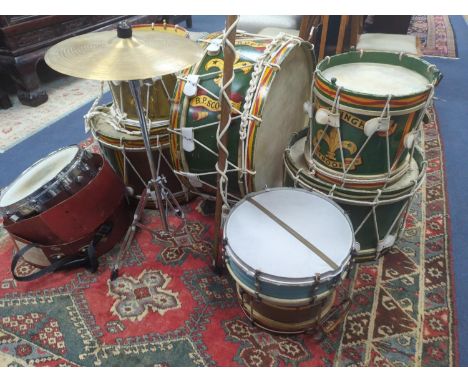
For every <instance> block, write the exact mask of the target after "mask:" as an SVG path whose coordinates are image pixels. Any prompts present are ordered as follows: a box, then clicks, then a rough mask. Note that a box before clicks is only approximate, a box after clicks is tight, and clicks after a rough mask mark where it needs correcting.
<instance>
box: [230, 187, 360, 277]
mask: <svg viewBox="0 0 468 382" xmlns="http://www.w3.org/2000/svg"><path fill="white" fill-rule="evenodd" d="M250 197H252V198H253V199H254V200H255V201H256V202H258V203H259V204H261V205H262V206H263V207H264V208H266V209H267V210H269V211H270V212H271V213H272V214H274V215H275V216H276V217H277V218H279V219H280V220H281V221H283V222H284V223H286V224H287V225H288V226H289V227H291V228H292V229H293V230H294V231H296V232H297V233H298V234H299V235H301V236H302V237H303V238H305V239H306V240H307V241H308V242H310V243H311V244H313V246H315V247H316V248H318V249H319V250H320V251H321V252H323V253H324V254H325V255H326V256H327V257H328V258H329V259H331V260H332V261H333V262H334V263H335V264H337V265H338V267H341V266H343V263H344V261H345V260H346V258H347V257H348V256H349V254H350V252H351V249H352V247H353V244H354V234H353V228H352V225H351V222H350V220H349V219H348V218H347V217H346V216H345V215H344V213H343V211H342V210H341V209H340V208H339V207H338V206H337V205H336V204H335V203H333V202H332V201H331V200H329V199H327V198H325V197H322V196H320V195H319V194H317V193H313V192H310V191H305V190H301V189H293V188H277V189H273V190H268V191H264V192H259V193H255V194H251V196H250ZM224 235H225V237H226V239H227V241H228V246H229V249H230V251H229V252H230V255H231V256H235V257H237V258H238V259H239V260H241V261H242V262H243V263H244V264H246V265H248V266H249V267H250V268H252V269H254V270H257V271H260V272H261V273H266V274H268V275H271V276H274V277H280V278H292V279H296V278H312V277H314V276H315V275H316V274H317V273H319V274H324V273H327V272H330V271H332V270H333V268H332V267H331V266H330V265H329V264H328V263H327V262H325V261H324V260H322V258H321V257H320V256H319V255H317V253H315V252H314V251H312V250H311V249H310V248H309V247H307V246H306V245H305V244H303V243H302V242H301V241H299V240H298V239H297V238H296V237H294V236H293V235H292V234H291V233H290V232H288V231H287V230H286V229H285V228H283V227H282V226H280V225H279V224H278V223H277V222H275V221H274V220H273V219H272V218H271V217H269V216H268V215H267V214H265V213H264V212H262V211H261V210H260V209H258V208H257V207H256V206H255V205H253V204H252V203H250V202H249V201H247V200H246V199H243V200H242V201H241V202H240V203H239V204H238V205H237V206H236V207H235V208H234V209H233V210H232V211H231V213H230V215H229V217H228V219H227V221H226V224H225V233H224ZM231 252H232V253H231Z"/></svg>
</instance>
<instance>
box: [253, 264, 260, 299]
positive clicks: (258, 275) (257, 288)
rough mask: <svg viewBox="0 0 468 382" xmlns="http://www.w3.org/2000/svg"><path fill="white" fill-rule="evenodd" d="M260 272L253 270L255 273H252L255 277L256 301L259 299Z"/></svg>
mask: <svg viewBox="0 0 468 382" xmlns="http://www.w3.org/2000/svg"><path fill="white" fill-rule="evenodd" d="M260 274H261V272H260V271H258V270H257V271H255V274H254V278H255V300H256V301H261V298H260V292H261V291H260V279H259V277H260Z"/></svg>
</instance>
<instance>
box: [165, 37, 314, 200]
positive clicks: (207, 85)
mask: <svg viewBox="0 0 468 382" xmlns="http://www.w3.org/2000/svg"><path fill="white" fill-rule="evenodd" d="M220 37H221V35H220V34H219V33H218V34H214V35H211V36H209V37H208V38H207V45H208V46H207V48H206V54H205V56H204V57H203V59H202V60H201V61H200V62H199V63H198V64H197V65H195V66H194V67H193V68H191V69H187V70H186V71H184V72H183V74H182V76H181V77H182V78H181V79H179V80H178V82H177V85H176V89H175V91H174V103H173V107H172V109H171V123H170V129H169V131H170V133H171V155H172V158H173V163H174V167H175V170H176V172H177V173H178V174H180V175H182V176H183V177H184V178H185V182H186V184H187V186H189V187H190V188H191V189H193V190H196V191H197V192H201V193H208V194H213V193H215V192H216V178H217V173H216V171H215V165H216V163H217V160H218V158H217V155H218V154H217V153H218V148H217V142H216V131H217V128H218V124H219V119H220V102H219V99H218V97H219V94H220V88H221V85H222V74H223V66H224V61H223V53H222V50H221V45H222V42H221V40H220ZM235 46H236V58H235V63H234V80H233V83H232V85H231V99H232V104H233V108H234V109H233V112H232V123H231V125H230V127H229V130H228V134H229V145H228V150H229V157H228V170H227V171H228V172H227V175H228V178H229V190H228V192H229V194H230V199H231V200H238V199H239V196H240V195H245V194H247V193H249V192H252V191H255V190H260V189H263V188H264V187H265V185H268V186H269V187H274V186H279V185H281V174H280V171H278V170H279V169H280V168H281V165H282V164H281V161H282V159H281V155H282V154H281V153H282V151H283V150H284V147H286V145H287V142H288V139H289V136H290V134H291V133H292V132H295V131H299V130H300V129H301V128H302V127H303V125H304V123H305V115H304V110H303V104H304V102H305V101H306V100H307V99H308V98H309V95H310V84H311V79H312V71H313V68H314V62H313V58H312V51H311V49H312V46H311V45H310V44H309V43H308V42H304V41H303V40H301V39H299V38H296V37H292V36H287V35H282V36H279V37H277V38H276V39H272V38H266V37H262V36H256V35H250V34H242V33H238V34H237V37H236V42H235ZM243 111H244V112H245V115H244V117H245V118H244V119H242V118H241V113H242V112H243Z"/></svg>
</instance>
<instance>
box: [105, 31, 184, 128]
mask: <svg viewBox="0 0 468 382" xmlns="http://www.w3.org/2000/svg"><path fill="white" fill-rule="evenodd" d="M132 28H133V29H134V30H138V31H148V33H151V31H157V32H166V33H171V34H176V35H180V36H182V37H186V38H189V34H188V32H187V30H185V29H184V28H181V27H179V26H177V25H171V24H153V25H151V24H148V25H145V24H142V25H135V26H133V27H132ZM175 83H176V75H175V74H167V75H164V76H162V77H155V78H150V79H146V80H144V81H143V85H142V86H141V102H142V105H143V109H144V110H145V113H146V118H147V120H148V121H149V125H150V127H153V128H159V129H161V130H160V131H161V132H162V133H165V132H166V131H165V127H166V126H167V125H168V123H169V111H170V107H171V99H172V93H173V91H174V86H175ZM109 88H110V90H111V93H112V98H113V100H114V103H113V107H114V109H115V112H117V113H118V114H120V115H121V116H122V117H123V122H124V123H125V124H126V125H131V126H140V122H139V119H138V114H137V111H136V107H135V101H134V99H133V97H132V93H131V92H130V87H129V84H128V82H127V81H110V82H109Z"/></svg>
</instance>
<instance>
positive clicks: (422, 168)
mask: <svg viewBox="0 0 468 382" xmlns="http://www.w3.org/2000/svg"><path fill="white" fill-rule="evenodd" d="M307 131H308V130H307V128H306V129H303V130H301V131H300V132H298V133H297V134H294V135H293V136H292V137H291V139H290V141H289V145H288V147H287V148H286V150H285V151H284V159H283V164H284V168H285V169H286V170H287V171H288V172H289V174H290V175H291V177H292V178H293V179H294V178H295V176H296V175H297V174H295V172H296V170H297V172H298V171H299V169H297V167H296V166H295V162H294V161H293V159H292V156H291V153H290V152H291V148H292V147H293V146H294V145H295V144H297V143H299V142H300V141H301V140H304V139H307V138H306V135H307ZM414 151H415V154H413V157H412V159H414V161H415V162H416V164H417V166H418V170H419V173H418V176H417V177H415V179H414V180H413V182H415V183H417V184H418V186H417V188H419V183H420V181H421V178H423V177H424V174H425V173H426V169H427V160H426V158H425V155H424V152H423V149H422V148H421V147H420V146H418V145H415V147H414ZM304 156H305V154H304ZM417 156H420V159H421V160H420V163H418V161H417V159H416V157H417ZM305 162H306V163H308V161H307V158H305ZM293 170H295V171H293ZM301 174H304V172H301ZM306 175H307V174H304V176H306ZM299 176H300V175H299ZM403 176H404V174H403ZM306 178H310V179H313V182H315V177H314V178H312V177H309V176H308V175H307V176H306ZM317 182H319V183H321V184H324V183H326V182H325V181H324V180H322V179H318V180H317ZM349 183H353V181H352V180H351V181H350V182H349ZM396 184H398V180H397V181H396V182H395V183H394V184H391V185H390V187H389V188H386V189H382V195H383V196H388V195H394V194H395V195H397V196H399V195H400V194H401V192H404V190H405V189H408V190H410V189H412V188H413V187H414V185H413V187H412V186H411V185H410V184H409V185H407V186H405V187H399V188H392V187H393V186H394V185H396ZM335 190H337V191H338V192H344V193H346V192H348V193H350V192H351V193H354V194H360V195H359V199H361V198H371V197H372V198H375V197H376V196H377V193H378V190H379V188H376V189H360V188H348V187H342V186H340V185H338V184H337V185H336V186H335ZM319 192H323V191H319ZM387 192H388V193H387ZM366 194H367V196H365V195H366ZM405 195H406V194H405Z"/></svg>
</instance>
